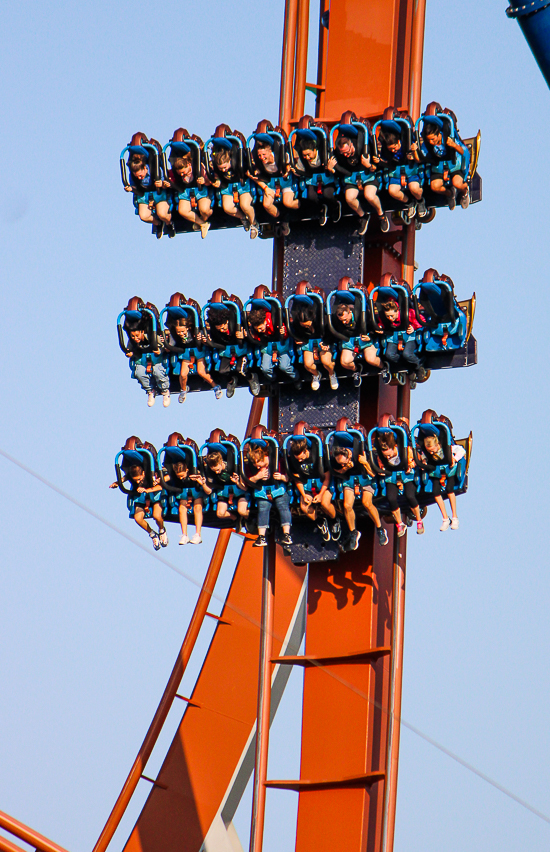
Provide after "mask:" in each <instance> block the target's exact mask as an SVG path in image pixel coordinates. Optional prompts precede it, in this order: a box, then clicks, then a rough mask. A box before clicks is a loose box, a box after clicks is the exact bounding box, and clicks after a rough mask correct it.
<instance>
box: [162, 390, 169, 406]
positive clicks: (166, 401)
mask: <svg viewBox="0 0 550 852" xmlns="http://www.w3.org/2000/svg"><path fill="white" fill-rule="evenodd" d="M162 404H163V405H164V407H165V408H168V406H169V405H170V391H168V392H167V393H163V394H162Z"/></svg>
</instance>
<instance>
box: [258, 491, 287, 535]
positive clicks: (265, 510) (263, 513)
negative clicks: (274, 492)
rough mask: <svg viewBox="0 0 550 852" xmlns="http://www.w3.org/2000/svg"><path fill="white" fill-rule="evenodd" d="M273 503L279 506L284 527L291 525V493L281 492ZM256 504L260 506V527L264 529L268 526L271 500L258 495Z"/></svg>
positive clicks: (278, 509)
mask: <svg viewBox="0 0 550 852" xmlns="http://www.w3.org/2000/svg"><path fill="white" fill-rule="evenodd" d="M273 503H274V504H275V506H277V511H278V512H279V518H280V520H281V526H282V527H284V526H286V524H288V525H289V526H290V524H291V522H292V519H291V517H290V495H289V494H288V492H285V493H284V494H281V495H280V496H279V497H274V498H273ZM256 505H257V507H258V527H261V528H262V529H263V528H264V527H268V526H269V516H270V514H271V501H270V500H264V499H263V498H261V497H258V498H256Z"/></svg>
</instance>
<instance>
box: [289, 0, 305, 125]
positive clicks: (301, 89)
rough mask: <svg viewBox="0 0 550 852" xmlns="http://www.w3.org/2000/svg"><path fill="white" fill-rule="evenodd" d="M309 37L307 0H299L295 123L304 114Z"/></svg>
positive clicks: (294, 105) (293, 106)
mask: <svg viewBox="0 0 550 852" xmlns="http://www.w3.org/2000/svg"><path fill="white" fill-rule="evenodd" d="M308 35H309V0H299V5H298V26H297V29H296V72H295V73H296V77H295V84H294V98H293V103H292V117H293V119H294V120H295V121H297V120H298V119H299V118H300V116H301V115H303V114H304V105H305V97H306V72H307V46H308Z"/></svg>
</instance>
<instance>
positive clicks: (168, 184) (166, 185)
mask: <svg viewBox="0 0 550 852" xmlns="http://www.w3.org/2000/svg"><path fill="white" fill-rule="evenodd" d="M162 185H163V187H164V188H165V189H170V187H171V186H172V184H171V183H170V181H169V180H163V181H162Z"/></svg>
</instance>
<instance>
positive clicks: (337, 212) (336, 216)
mask: <svg viewBox="0 0 550 852" xmlns="http://www.w3.org/2000/svg"><path fill="white" fill-rule="evenodd" d="M341 218H342V205H341V204H340V202H339V201H335V202H334V213H333V215H332V221H333V222H339V221H340V219H341Z"/></svg>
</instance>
